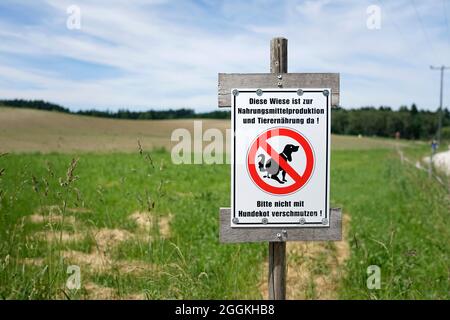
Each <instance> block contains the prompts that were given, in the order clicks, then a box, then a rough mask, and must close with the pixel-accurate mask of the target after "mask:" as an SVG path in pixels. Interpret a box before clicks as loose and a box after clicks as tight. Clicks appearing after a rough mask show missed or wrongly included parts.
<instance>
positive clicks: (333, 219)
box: [220, 208, 342, 243]
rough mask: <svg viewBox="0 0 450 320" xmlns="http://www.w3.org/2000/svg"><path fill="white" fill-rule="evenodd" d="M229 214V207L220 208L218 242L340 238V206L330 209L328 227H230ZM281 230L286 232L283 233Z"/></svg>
mask: <svg viewBox="0 0 450 320" xmlns="http://www.w3.org/2000/svg"><path fill="white" fill-rule="evenodd" d="M230 214H231V209H230V208H221V209H220V242H224V243H237V242H263V241H271V242H280V241H340V240H342V213H341V209H340V208H335V209H331V210H330V227H326V228H324V227H321V228H310V227H308V228H281V227H277V228H231V226H230V224H231V221H230ZM283 230H284V231H286V232H285V233H284V232H283ZM277 234H281V236H282V237H281V238H279V237H277Z"/></svg>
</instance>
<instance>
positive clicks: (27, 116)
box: [0, 107, 403, 153]
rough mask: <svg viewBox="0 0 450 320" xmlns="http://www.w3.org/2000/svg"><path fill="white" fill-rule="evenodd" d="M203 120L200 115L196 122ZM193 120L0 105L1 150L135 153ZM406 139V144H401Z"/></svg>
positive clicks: (363, 141) (346, 145) (382, 142)
mask: <svg viewBox="0 0 450 320" xmlns="http://www.w3.org/2000/svg"><path fill="white" fill-rule="evenodd" d="M198 120H199V119H197V121H198ZM194 121H195V119H179V120H117V119H105V118H97V117H88V116H79V115H71V114H66V113H60V112H50V111H41V110H32V109H16V108H5V107H2V108H0V152H41V153H49V152H63V153H67V152H78V151H82V152H85V151H86V152H110V151H121V152H133V151H136V150H137V140H138V139H139V140H140V141H141V143H142V146H143V148H145V149H154V148H161V147H163V148H166V149H167V150H170V148H171V146H172V145H173V144H174V143H172V142H171V141H170V137H171V134H172V132H173V130H175V129H177V128H186V129H188V130H189V131H190V132H191V134H192V133H193V127H194ZM202 122H203V124H202V125H203V132H204V131H205V130H207V129H209V128H217V129H219V130H220V131H221V132H222V133H225V130H226V129H228V128H230V120H213V119H203V120H202ZM395 143H396V142H395V141H394V140H390V139H383V138H357V137H353V136H337V135H333V136H332V148H333V149H340V150H342V149H372V148H380V147H389V148H391V147H394V146H395ZM402 143H403V142H402Z"/></svg>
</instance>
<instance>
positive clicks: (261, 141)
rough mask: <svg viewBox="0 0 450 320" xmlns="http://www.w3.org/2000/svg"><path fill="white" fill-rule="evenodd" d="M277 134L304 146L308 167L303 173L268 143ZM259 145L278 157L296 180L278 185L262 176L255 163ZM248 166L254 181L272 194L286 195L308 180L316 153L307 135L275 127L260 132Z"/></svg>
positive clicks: (250, 150) (253, 146) (248, 157)
mask: <svg viewBox="0 0 450 320" xmlns="http://www.w3.org/2000/svg"><path fill="white" fill-rule="evenodd" d="M276 136H287V137H290V138H292V139H294V140H295V141H297V142H298V143H299V144H300V146H301V147H302V148H303V150H304V152H305V155H306V167H305V171H304V172H303V174H300V173H298V172H295V170H294V169H293V168H292V167H291V166H290V165H289V164H288V163H287V162H286V161H285V160H284V159H283V158H280V157H279V156H278V154H277V153H276V151H274V150H273V149H272V148H271V147H270V145H269V144H268V143H267V140H268V139H270V138H272V137H276ZM259 147H262V148H263V149H264V151H266V152H267V153H268V154H269V156H270V157H272V158H274V157H278V160H279V162H281V163H279V165H280V166H281V167H283V169H285V170H286V171H287V174H289V175H290V177H291V178H292V179H294V181H295V182H294V183H293V184H291V185H289V186H286V187H282V186H281V187H277V186H272V185H270V184H268V183H267V182H265V181H264V180H263V179H262V178H261V176H260V175H259V174H258V172H257V170H256V165H257V164H256V163H255V155H256V152H257V151H258V149H259ZM247 168H248V172H249V174H250V176H251V178H252V180H253V182H254V183H255V184H256V185H257V186H258V187H259V188H261V189H262V190H264V191H266V192H268V193H271V194H275V195H285V194H289V193H293V192H295V191H297V190H299V189H300V188H301V187H303V186H304V185H305V184H306V183H307V182H308V180H309V178H310V177H311V174H312V172H313V168H314V153H313V150H312V147H311V145H310V144H309V142H308V140H306V139H305V137H303V136H302V135H301V134H300V133H298V132H297V131H294V130H291V129H288V128H274V129H270V130H268V131H265V132H264V133H262V134H260V135H259V136H258V138H256V140H255V141H254V142H253V143H252V145H251V146H250V149H249V151H248V155H247Z"/></svg>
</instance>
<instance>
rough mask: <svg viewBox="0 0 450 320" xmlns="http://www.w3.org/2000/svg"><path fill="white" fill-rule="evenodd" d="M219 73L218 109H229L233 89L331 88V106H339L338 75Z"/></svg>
mask: <svg viewBox="0 0 450 320" xmlns="http://www.w3.org/2000/svg"><path fill="white" fill-rule="evenodd" d="M281 76H282V78H281V79H278V75H277V74H274V73H219V107H231V93H230V92H231V89H233V88H261V89H266V88H279V86H278V82H281V85H282V86H281V88H331V105H332V106H338V105H339V73H283V74H281Z"/></svg>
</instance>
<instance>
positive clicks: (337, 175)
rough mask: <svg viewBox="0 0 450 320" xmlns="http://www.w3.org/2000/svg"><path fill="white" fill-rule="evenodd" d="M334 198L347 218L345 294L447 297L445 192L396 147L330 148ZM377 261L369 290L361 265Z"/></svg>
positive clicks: (449, 231)
mask: <svg viewBox="0 0 450 320" xmlns="http://www.w3.org/2000/svg"><path fill="white" fill-rule="evenodd" d="M334 163H335V164H339V165H335V166H333V167H332V177H333V183H332V191H331V195H332V199H333V201H334V202H335V203H340V204H342V206H343V208H344V212H348V213H349V214H350V216H351V218H352V220H351V231H350V234H349V238H350V244H351V258H350V260H349V262H348V264H347V277H346V278H345V279H344V281H343V283H342V286H341V296H342V297H343V298H346V299H366V298H374V299H448V298H449V272H450V269H449V266H450V261H449V257H450V246H449V244H450V223H449V219H448V213H449V201H448V193H447V192H446V190H445V189H444V188H442V187H441V186H440V185H439V184H437V183H436V182H435V181H434V180H430V179H428V177H427V174H426V173H425V172H422V171H419V170H417V169H415V168H414V167H412V166H408V165H404V166H402V165H401V164H400V161H399V160H398V156H397V155H396V154H395V153H389V152H386V151H383V150H379V151H372V152H364V153H361V152H357V151H355V152H345V153H340V152H338V153H335V154H334ZM369 265H378V266H379V267H380V268H381V289H380V290H368V289H367V286H366V280H367V267H368V266H369Z"/></svg>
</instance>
